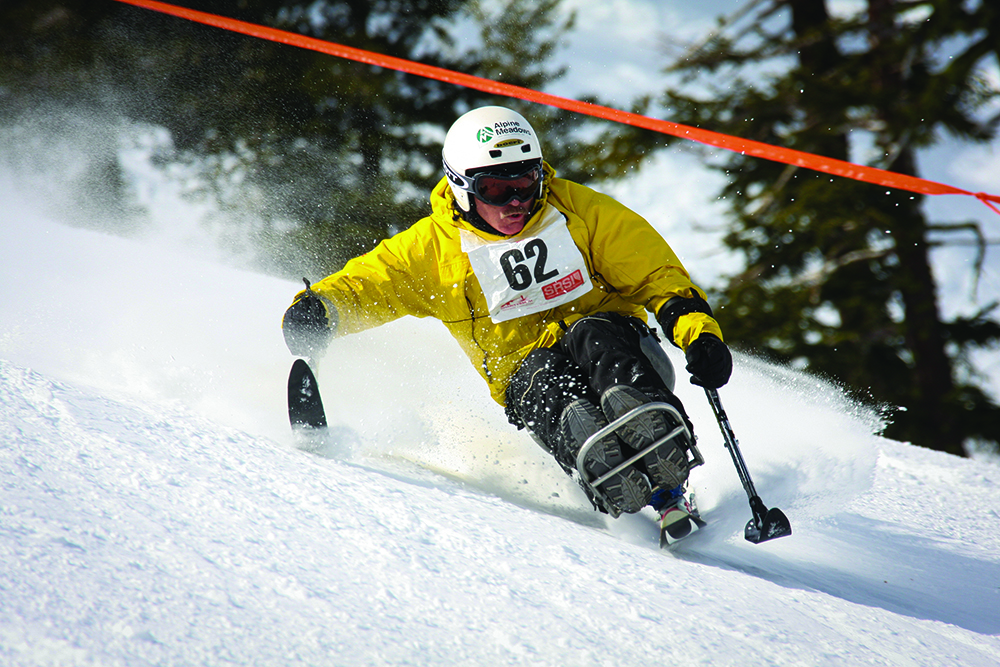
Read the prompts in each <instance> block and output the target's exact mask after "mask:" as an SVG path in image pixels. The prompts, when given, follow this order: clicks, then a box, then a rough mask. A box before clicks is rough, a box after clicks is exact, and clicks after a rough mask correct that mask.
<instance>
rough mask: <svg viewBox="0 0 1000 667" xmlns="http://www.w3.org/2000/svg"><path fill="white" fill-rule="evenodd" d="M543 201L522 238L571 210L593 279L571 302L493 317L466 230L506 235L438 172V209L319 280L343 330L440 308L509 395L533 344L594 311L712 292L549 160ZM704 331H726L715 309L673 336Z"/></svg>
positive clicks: (621, 209) (629, 214)
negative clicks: (471, 210) (470, 210)
mask: <svg viewBox="0 0 1000 667" xmlns="http://www.w3.org/2000/svg"><path fill="white" fill-rule="evenodd" d="M546 167H547V168H546V174H547V176H546V180H547V183H546V188H545V194H544V195H543V201H542V202H540V205H537V206H536V207H535V209H534V215H532V217H531V219H530V220H529V221H528V223H527V224H526V225H525V228H524V230H523V231H522V232H521V233H520V234H518V235H517V237H515V238H521V237H530V236H531V235H532V228H533V226H537V224H538V222H539V220H540V218H541V217H542V214H543V212H544V210H545V208H546V207H547V206H552V207H555V208H556V209H557V210H558V211H560V212H562V213H563V214H564V215H565V216H566V227H567V228H568V230H569V233H570V235H571V237H572V240H573V242H574V243H575V244H576V246H577V248H579V250H580V253H581V254H582V256H583V260H584V262H585V264H586V268H587V270H588V271H589V274H590V281H591V283H592V284H593V288H592V289H591V290H590V291H589V292H587V293H586V294H583V295H582V296H580V297H579V298H577V299H576V300H574V301H571V302H569V303H566V304H563V305H561V306H557V307H555V308H553V309H551V310H546V311H543V312H539V313H536V314H532V315H525V316H522V317H518V318H516V319H512V320H508V321H504V322H494V321H493V320H492V319H491V317H490V314H489V308H488V305H487V300H486V297H485V295H484V294H483V290H482V288H481V287H480V283H479V280H478V279H477V277H476V274H475V273H474V272H473V270H472V266H471V264H470V261H469V257H468V255H466V253H465V252H463V250H462V242H461V238H460V236H461V233H462V232H461V231H460V230H466V233H469V232H471V233H473V234H475V235H476V237H478V238H479V239H482V240H485V241H501V240H505V239H506V238H507V237H502V236H494V235H490V234H488V233H485V232H483V231H480V230H478V229H476V228H474V227H472V226H471V225H469V224H468V223H467V222H465V221H464V220H461V219H459V220H455V218H454V215H453V211H454V210H455V207H454V206H453V195H452V193H451V190H450V188H449V187H448V184H447V180H446V179H441V181H440V182H439V183H438V184H437V186H436V187H435V188H434V190H433V191H432V192H431V206H432V213H431V214H430V215H429V216H427V217H425V218H423V219H421V220H419V221H418V222H417V223H416V224H414V225H413V226H412V227H410V228H409V229H407V230H406V231H403V232H400V233H399V234H396V235H395V236H393V237H392V238H389V239H386V240H384V241H382V242H381V243H380V244H379V245H378V246H377V247H376V248H375V249H373V250H372V251H370V252H368V253H366V254H364V255H362V256H361V257H357V258H355V259H352V260H351V261H349V262H348V263H347V264H346V265H345V266H344V268H343V269H342V270H340V271H338V272H337V273H334V274H333V275H331V276H329V277H327V278H325V279H324V280H321V281H320V282H318V283H317V284H315V285H313V290H315V291H316V292H318V293H319V294H321V295H322V296H324V297H326V298H327V299H329V300H330V301H331V302H332V303H333V304H334V305H335V306H336V308H337V314H338V316H339V323H338V325H337V330H336V335H338V336H340V335H345V334H351V333H356V332H359V331H363V330H365V329H369V328H371V327H375V326H378V325H381V324H384V323H386V322H390V321H392V320H394V319H396V318H398V317H402V316H403V315H415V316H416V317H428V316H430V317H435V318H437V319H439V320H441V321H442V322H443V323H444V325H445V326H446V327H447V328H448V331H450V332H451V335H452V336H454V337H455V339H456V340H457V341H458V342H459V344H460V345H461V347H462V349H463V350H464V351H465V353H466V355H468V357H469V359H470V360H471V361H472V363H473V365H474V366H475V367H476V369H477V370H478V371H479V374H480V375H482V376H483V379H485V380H486V382H487V383H488V384H489V387H490V393H491V394H492V396H493V398H494V399H495V400H496V401H497V402H498V403H500V404H501V405H503V404H504V400H505V397H504V394H505V392H506V390H507V384H508V382H509V380H510V377H511V375H512V374H513V373H514V372H515V371H516V370H517V369H518V367H519V366H520V365H521V362H522V360H523V359H524V357H525V356H526V355H527V354H528V353H529V352H531V351H532V350H534V349H536V348H541V347H550V346H552V345H554V344H555V343H556V342H557V341H558V340H559V338H560V337H561V336H562V333H563V331H564V327H565V326H568V325H569V324H571V323H572V322H574V321H575V320H577V319H579V318H580V317H582V316H584V315H588V314H592V313H597V312H609V311H613V312H618V313H622V314H624V315H633V316H636V317H638V318H639V319H641V320H643V321H645V320H646V316H645V312H643V311H645V310H648V311H650V312H652V313H654V314H655V313H656V312H658V311H659V309H660V308H661V307H662V306H663V304H664V303H666V302H667V300H669V299H670V298H672V297H675V296H681V297H685V298H691V297H692V296H694V295H695V294H697V295H698V296H701V297H702V298H705V294H704V293H703V292H701V291H700V290H699V289H698V288H697V287H695V285H694V284H692V282H691V279H690V276H689V275H688V273H687V271H686V270H685V269H684V267H683V266H682V265H681V262H680V260H679V259H678V258H677V255H676V254H674V251H673V250H671V249H670V246H668V245H667V243H666V241H664V240H663V237H661V236H660V234H659V233H657V232H656V230H654V229H653V228H652V227H651V226H650V225H649V223H647V222H646V221H645V220H644V219H643V218H642V217H640V216H639V215H638V214H636V213H634V212H633V211H631V210H629V209H628V208H626V207H625V206H623V205H622V204H620V203H618V202H617V201H615V200H614V199H612V198H611V197H608V196H606V195H603V194H600V193H598V192H596V191H594V190H592V189H590V188H588V187H585V186H583V185H579V184H577V183H573V182H571V181H567V180H565V179H561V178H556V177H554V176H553V175H552V174H553V172H552V171H551V168H548V166H547V165H546ZM702 332H710V333H713V334H715V335H717V336H719V338H722V332H721V331H720V329H719V325H718V324H717V323H716V322H715V320H714V319H712V318H711V317H709V316H708V315H705V314H703V313H690V314H687V315H683V316H681V317H680V318H679V319H678V320H677V324H676V325H675V327H674V342H675V343H676V344H677V345H678V346H679V347H680V348H681V349H687V346H688V345H689V344H690V343H691V342H692V341H694V340H695V339H696V338H697V337H698V336H699V335H700V334H701V333H702Z"/></svg>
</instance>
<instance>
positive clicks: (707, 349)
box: [685, 333, 733, 389]
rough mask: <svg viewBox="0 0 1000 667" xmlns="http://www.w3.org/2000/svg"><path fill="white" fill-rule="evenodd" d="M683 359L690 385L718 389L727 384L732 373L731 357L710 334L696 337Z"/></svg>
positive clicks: (724, 346)
mask: <svg viewBox="0 0 1000 667" xmlns="http://www.w3.org/2000/svg"><path fill="white" fill-rule="evenodd" d="M685 357H686V360H687V367H686V368H687V372H688V373H690V374H691V384H696V385H699V386H701V387H704V388H705V389H718V388H719V387H721V386H722V385H724V384H726V383H727V382H729V376H730V375H732V373H733V355H732V353H731V352H730V351H729V347H728V346H727V345H726V344H725V343H723V342H722V340H720V339H719V337H718V336H716V335H714V334H710V333H703V334H702V335H700V336H698V338H697V339H696V340H695V341H694V342H693V343H691V344H690V345H688V349H687V351H686V352H685Z"/></svg>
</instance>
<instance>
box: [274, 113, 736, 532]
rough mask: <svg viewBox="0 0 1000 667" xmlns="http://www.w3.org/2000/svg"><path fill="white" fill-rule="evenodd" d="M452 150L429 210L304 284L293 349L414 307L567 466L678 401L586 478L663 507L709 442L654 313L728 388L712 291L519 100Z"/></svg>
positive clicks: (675, 498) (702, 368)
mask: <svg viewBox="0 0 1000 667" xmlns="http://www.w3.org/2000/svg"><path fill="white" fill-rule="evenodd" d="M443 162H444V172H445V177H444V178H442V180H441V181H440V182H439V183H438V184H437V186H436V187H435V188H434V190H433V191H432V192H431V205H432V212H431V214H430V215H429V216H427V217H425V218H423V219H421V220H419V221H418V222H417V223H416V224H414V225H413V226H412V227H410V228H409V229H407V230H406V231H403V232H400V233H399V234H397V235H395V236H393V237H392V238H390V239H387V240H385V241H382V242H381V243H380V244H379V245H378V247H376V248H375V249H374V250H372V251H370V252H368V253H367V254H365V255H362V256H361V257H357V258H355V259H353V260H351V261H349V262H348V263H347V264H346V265H345V266H344V268H343V269H342V270H340V271H338V272H337V273H334V274H333V275H331V276H329V277H327V278H325V279H323V280H321V281H320V282H318V283H316V284H315V285H312V287H311V288H309V289H307V290H305V291H303V292H300V293H299V294H297V295H296V297H295V299H294V302H293V303H292V305H291V306H290V307H289V308H288V310H287V311H286V312H285V316H284V320H283V323H282V329H283V332H284V336H285V341H286V343H287V345H288V348H289V350H290V351H291V352H292V354H295V355H298V356H315V355H317V354H319V353H321V352H322V351H323V350H324V349H325V348H326V346H327V344H328V343H329V341H330V339H331V338H332V337H334V336H340V335H345V334H350V333H355V332H358V331H362V330H364V329H368V328H371V327H374V326H378V325H380V324H383V323H386V322H389V321H391V320H394V319H396V318H398V317H401V316H403V315H415V316H417V317H426V316H432V317H436V318H437V319H439V320H441V321H442V322H443V323H444V325H445V326H446V327H447V328H448V330H449V331H450V332H451V334H452V335H453V336H454V337H455V338H456V339H457V341H458V342H459V344H460V345H461V347H462V349H463V350H464V352H465V353H466V354H467V355H468V357H469V359H470V360H471V361H472V363H473V365H474V366H475V367H476V369H477V370H478V371H479V373H480V375H481V376H482V377H483V379H484V380H485V381H486V382H487V384H488V385H489V388H490V392H491V394H492V396H493V398H494V399H495V400H496V401H497V402H498V403H500V404H501V405H503V406H504V407H505V410H506V414H507V417H508V419H509V420H510V422H511V423H512V424H514V425H515V426H517V427H518V428H524V427H527V428H528V429H530V431H531V432H532V433H533V434H534V435H535V437H536V439H538V440H539V441H540V442H541V444H542V445H543V446H544V447H545V448H546V449H547V450H548V451H549V452H550V453H551V454H552V455H553V456H554V457H555V458H556V460H557V461H558V462H559V464H560V465H561V466H562V467H563V469H564V470H566V471H567V472H569V473H572V472H573V471H574V470H577V469H578V467H577V464H578V461H577V458H578V456H577V455H578V454H579V452H580V450H581V447H582V445H583V444H584V442H585V441H586V440H587V439H588V437H590V436H591V435H592V434H594V433H595V432H597V431H598V430H599V429H601V428H603V427H605V426H607V425H608V423H609V421H613V420H615V419H618V418H620V417H622V416H623V415H625V414H627V413H629V412H630V411H631V410H633V409H635V408H637V407H639V406H642V405H644V404H647V403H649V402H662V403H667V404H669V405H671V406H673V407H674V408H676V413H671V412H668V411H658V410H649V411H646V412H643V413H642V415H641V416H640V417H637V418H635V419H632V420H631V421H628V422H627V423H625V424H624V425H623V426H622V427H621V428H619V429H618V430H616V431H614V432H609V433H607V434H605V435H604V436H603V437H601V438H600V439H598V440H596V441H595V442H594V443H593V444H592V446H590V448H589V450H587V452H586V453H585V456H584V458H583V461H582V466H583V468H584V469H585V471H586V473H587V476H588V477H589V476H593V477H595V478H596V477H598V476H602V475H606V474H607V473H608V472H610V471H613V470H615V469H616V468H617V467H619V466H621V464H622V463H623V462H626V461H628V460H629V459H630V458H633V457H634V456H635V455H636V452H641V451H643V450H644V449H647V448H649V447H650V445H651V444H653V443H654V442H655V441H657V440H660V439H662V438H664V437H665V436H666V435H668V434H669V433H672V432H676V435H675V436H672V437H671V438H670V439H669V440H668V441H667V443H666V444H664V445H660V446H659V447H658V448H656V449H654V450H652V451H651V452H649V453H647V454H646V455H645V456H644V457H643V458H641V459H638V460H637V461H635V462H634V464H633V465H629V466H626V467H625V468H623V469H622V470H620V471H619V472H618V473H616V474H614V475H612V476H611V477H610V478H609V479H608V480H607V481H606V482H604V483H603V484H602V486H601V488H600V491H599V492H598V493H596V494H595V493H594V489H593V488H588V485H587V484H584V488H585V489H587V491H588V494H589V495H590V497H591V500H592V501H593V502H594V504H595V506H596V507H597V508H598V509H600V510H602V511H604V512H609V513H611V514H612V515H614V516H617V515H618V514H620V513H622V512H625V513H635V512H638V511H640V510H641V509H642V508H643V507H645V506H646V505H652V506H653V507H654V508H655V509H656V510H657V511H659V512H660V514H661V522H663V521H666V519H665V518H662V517H665V516H666V514H667V513H668V511H669V510H671V509H672V508H673V507H674V506H676V505H677V503H678V502H679V501H680V500H682V498H683V496H682V493H683V487H684V484H685V482H686V480H687V478H688V472H689V469H690V467H691V462H690V461H689V458H688V450H689V449H690V448H691V447H692V446H693V445H694V438H693V436H692V435H691V431H690V424H689V423H688V419H687V416H686V413H685V412H684V408H683V406H682V405H681V403H680V401H679V400H678V399H677V397H676V396H675V395H674V394H673V392H672V377H667V378H665V377H664V376H665V375H667V374H666V373H661V372H658V370H657V368H658V367H657V366H656V365H655V364H656V363H662V362H666V365H667V367H668V369H669V361H668V360H667V358H666V355H665V354H663V351H662V349H660V348H659V346H658V345H657V346H656V348H655V349H656V351H657V352H658V353H659V357H661V358H660V359H657V356H656V355H653V356H652V357H650V356H647V354H646V353H645V352H644V340H645V343H648V340H649V337H650V335H651V332H650V330H649V329H648V327H647V326H646V323H645V320H646V311H648V312H650V313H653V315H654V316H655V318H656V320H657V322H658V323H659V324H660V326H661V327H662V330H663V332H664V334H665V335H666V336H668V337H670V339H671V341H672V342H673V343H674V344H675V345H677V346H678V347H680V348H681V349H682V350H684V351H685V355H686V360H687V370H688V371H689V372H690V373H691V376H692V378H691V381H692V382H693V383H695V384H698V385H701V386H704V387H706V388H710V389H712V388H717V387H720V386H722V385H723V384H725V383H726V382H727V381H728V380H729V376H730V374H731V372H732V356H731V354H730V352H729V349H728V347H727V346H726V344H725V343H724V342H723V340H722V332H721V330H720V328H719V325H718V324H717V323H716V321H715V320H714V319H713V317H712V311H711V308H710V307H709V305H708V303H707V302H706V300H705V294H704V293H703V292H702V291H701V290H699V289H698V288H697V287H696V286H695V285H694V284H693V283H692V282H691V280H690V277H689V276H688V273H687V271H686V270H685V269H684V267H683V266H682V265H681V262H680V261H679V260H678V258H677V256H676V255H675V254H674V252H673V251H672V250H671V249H670V247H669V246H668V245H667V243H666V241H664V239H663V238H662V237H661V236H660V235H659V234H658V233H657V232H656V231H655V230H654V229H653V228H652V227H651V226H650V225H649V224H648V223H647V222H646V221H645V220H644V219H643V218H641V217H640V216H639V215H638V214H636V213H634V212H633V211H631V210H629V209H628V208H626V207H625V206H623V205H622V204H620V203H618V202H617V201H615V200H613V199H612V198H610V197H608V196H606V195H603V194H600V193H598V192H596V191H594V190H592V189H590V188H588V187H585V186H583V185H580V184H577V183H574V182H571V181H567V180H565V179H561V178H559V177H557V176H556V173H555V170H554V169H553V168H552V167H551V166H550V165H549V164H548V163H546V162H544V161H543V159H542V150H541V145H540V143H539V139H538V137H537V136H536V134H535V131H534V130H533V129H532V127H531V125H530V124H529V123H528V121H527V120H525V118H524V117H523V116H521V115H520V114H518V113H516V112H514V111H512V110H510V109H506V108H504V107H497V106H489V107H482V108H478V109H474V110H472V111H470V112H468V113H466V114H464V115H463V116H461V117H460V118H459V119H458V120H456V121H455V123H454V124H453V125H452V126H451V128H450V129H449V131H448V133H447V136H446V137H445V142H444V150H443ZM670 373H671V375H672V371H670ZM671 415H676V416H678V417H680V420H678V419H676V418H674V417H672V416H671ZM678 421H683V423H677V422H678ZM678 427H680V428H678Z"/></svg>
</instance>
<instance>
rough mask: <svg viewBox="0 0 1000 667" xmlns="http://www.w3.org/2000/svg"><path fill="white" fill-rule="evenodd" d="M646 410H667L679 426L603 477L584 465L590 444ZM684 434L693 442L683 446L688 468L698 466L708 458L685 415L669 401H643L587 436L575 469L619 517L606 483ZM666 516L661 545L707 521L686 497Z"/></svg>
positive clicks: (668, 545) (584, 481)
mask: <svg viewBox="0 0 1000 667" xmlns="http://www.w3.org/2000/svg"><path fill="white" fill-rule="evenodd" d="M647 412H665V413H667V414H666V417H667V420H668V422H672V423H675V424H678V426H677V427H675V428H674V429H673V430H672V431H670V432H669V433H667V434H666V435H665V436H663V437H662V438H660V439H658V440H656V441H655V442H653V443H652V444H651V445H649V446H648V447H646V448H645V449H643V450H642V451H639V452H637V453H636V454H635V455H634V456H632V457H631V458H629V459H627V460H625V461H623V462H622V463H621V464H620V465H618V466H616V467H614V468H612V469H611V470H609V471H608V472H606V473H604V474H603V475H601V476H600V477H591V476H590V474H589V473H588V471H587V469H586V467H585V466H584V461H585V460H586V458H587V453H588V452H589V451H590V448H591V447H593V446H594V444H595V443H596V442H598V441H600V440H601V439H602V438H604V436H606V435H608V434H609V433H614V432H616V431H618V429H620V428H621V427H622V426H623V425H625V424H627V423H628V422H630V421H632V420H633V419H636V418H637V417H640V416H641V415H643V414H645V413H647ZM685 435H686V436H687V441H688V442H690V443H691V445H690V446H689V447H685V448H683V449H685V450H686V451H687V453H688V456H689V458H688V469H691V468H696V467H698V466H700V465H702V464H703V463H705V458H704V457H703V456H702V455H701V451H699V449H698V445H696V444H694V438H693V437H692V436H691V431H689V430H688V427H687V425H686V423H685V421H684V418H683V417H682V416H681V414H680V413H679V412H678V411H677V408H675V407H674V406H672V405H670V404H669V403H660V402H654V403H644V404H643V405H640V406H639V407H637V408H635V409H633V410H630V411H629V412H627V413H625V414H624V415H622V416H621V417H619V418H618V419H616V420H614V421H613V422H611V423H610V424H608V425H607V426H605V427H604V428H601V429H599V430H598V431H596V432H594V433H593V434H592V435H591V436H590V437H589V438H587V440H586V441H585V442H584V443H583V446H582V447H580V452H579V453H578V454H577V456H576V469H577V472H579V473H580V480H581V482H582V483H583V485H584V486H585V487H586V488H587V490H589V491H590V492H591V493H592V494H593V496H594V497H595V498H596V499H597V501H598V502H599V503H601V505H603V507H604V508H605V509H606V510H607V511H608V514H610V515H611V516H612V517H613V518H618V516H619V515H621V512H619V511H618V510H617V509H615V507H614V505H612V504H611V502H610V501H608V498H607V496H606V495H605V493H604V491H603V490H602V487H603V486H604V484H605V483H606V482H607V481H608V480H610V479H612V478H613V477H615V476H616V475H617V474H618V473H620V472H621V471H622V470H624V469H625V468H627V467H629V466H631V465H633V464H634V463H636V462H637V461H640V460H641V459H642V458H643V457H645V456H646V455H647V454H649V453H650V452H653V451H655V450H657V449H659V448H661V447H666V446H673V440H674V438H677V437H681V436H685ZM684 505H687V506H688V509H690V510H691V511H687V510H686V509H685V507H684ZM666 518H667V519H668V521H667V523H666V525H662V524H661V526H662V527H661V529H660V547H661V548H664V547H670V546H672V545H674V544H676V543H677V542H679V541H680V540H682V539H684V538H685V537H688V536H689V535H691V534H693V533H695V532H697V531H698V530H700V529H701V528H704V527H705V526H706V525H707V524H706V523H705V522H704V521H703V520H702V519H701V516H700V515H698V510H697V508H695V507H694V506H693V505H692V504H691V503H685V502H684V501H682V504H679V505H678V506H676V507H674V508H672V509H670V510H668V512H667V514H666ZM670 519H672V520H670Z"/></svg>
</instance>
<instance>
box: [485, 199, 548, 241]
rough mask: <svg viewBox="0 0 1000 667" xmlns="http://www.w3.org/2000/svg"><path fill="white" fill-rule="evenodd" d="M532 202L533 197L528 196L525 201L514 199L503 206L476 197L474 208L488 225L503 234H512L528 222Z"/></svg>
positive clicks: (533, 200) (533, 201)
mask: <svg viewBox="0 0 1000 667" xmlns="http://www.w3.org/2000/svg"><path fill="white" fill-rule="evenodd" d="M534 203H535V198H534V197H529V198H528V199H526V200H525V201H519V200H517V199H514V200H512V201H510V202H508V203H507V204H504V205H503V206H493V205H492V204H487V203H486V202H484V201H483V200H482V199H479V198H478V197H477V198H476V210H477V211H479V215H480V216H482V218H483V220H485V221H486V224H488V225H489V226H490V227H492V228H493V229H495V230H497V231H498V232H500V233H501V234H503V235H505V236H513V235H514V234H517V233H519V232H520V231H521V230H522V229H524V226H525V225H526V224H528V216H529V215H530V213H531V206H532V204H534Z"/></svg>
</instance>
